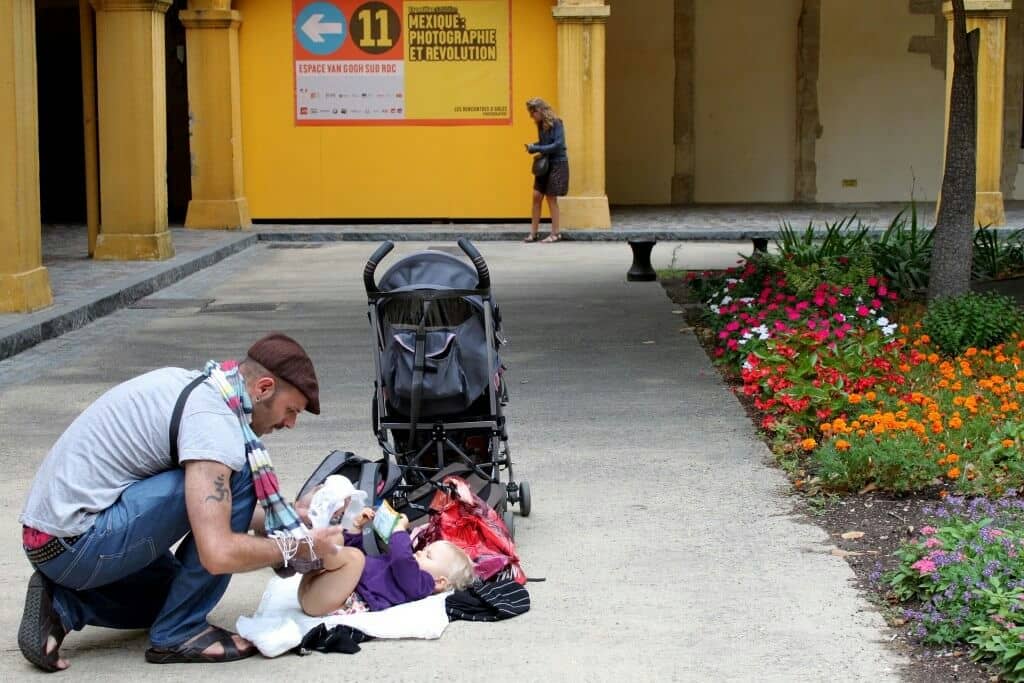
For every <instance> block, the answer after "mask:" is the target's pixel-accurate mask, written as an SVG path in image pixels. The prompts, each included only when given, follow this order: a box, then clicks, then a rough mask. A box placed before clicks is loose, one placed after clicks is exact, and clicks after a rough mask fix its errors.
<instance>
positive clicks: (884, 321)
mask: <svg viewBox="0 0 1024 683" xmlns="http://www.w3.org/2000/svg"><path fill="white" fill-rule="evenodd" d="M875 322H876V323H877V324H878V326H879V327H886V326H888V325H889V319H888V318H886V317H885V316H882V317H881V318H879V319H878V320H876V321H875Z"/></svg>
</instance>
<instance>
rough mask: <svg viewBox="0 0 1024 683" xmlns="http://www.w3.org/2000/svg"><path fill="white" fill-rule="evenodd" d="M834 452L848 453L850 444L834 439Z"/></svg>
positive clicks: (843, 440)
mask: <svg viewBox="0 0 1024 683" xmlns="http://www.w3.org/2000/svg"><path fill="white" fill-rule="evenodd" d="M836 450H837V451H848V450H850V442H849V441H846V440H845V439H836Z"/></svg>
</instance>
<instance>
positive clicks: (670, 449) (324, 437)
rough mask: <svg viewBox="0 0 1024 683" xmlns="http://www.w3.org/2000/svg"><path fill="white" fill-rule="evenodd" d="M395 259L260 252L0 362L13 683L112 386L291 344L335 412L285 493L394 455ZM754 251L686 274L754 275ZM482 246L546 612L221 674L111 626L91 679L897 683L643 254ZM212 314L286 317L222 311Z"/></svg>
mask: <svg viewBox="0 0 1024 683" xmlns="http://www.w3.org/2000/svg"><path fill="white" fill-rule="evenodd" d="M373 246H374V245H372V244H331V245H320V246H319V247H317V248H311V249H291V250H289V249H271V248H269V247H268V246H267V245H259V246H256V247H253V248H251V249H249V250H247V251H246V252H244V253H243V254H240V255H236V256H232V257H229V258H227V259H225V260H224V261H223V262H221V263H220V264H218V265H215V266H213V267H211V268H209V269H206V270H204V271H202V272H200V273H198V274H197V275H193V276H191V277H189V278H187V279H185V280H183V281H181V282H179V283H178V284H176V285H173V286H171V287H169V288H167V289H165V290H163V291H161V292H159V293H158V294H157V295H155V296H154V297H151V299H152V300H163V301H168V300H170V301H172V302H174V303H173V305H174V306H176V307H172V308H133V309H125V310H121V311H118V312H116V313H114V314H112V315H110V316H108V317H106V318H104V319H102V320H99V321H97V322H94V323H92V324H90V325H88V326H86V327H84V328H82V329H79V330H77V331H73V332H70V333H68V334H67V335H65V336H63V337H61V338H59V339H56V340H52V341H48V342H44V343H42V344H40V345H38V346H36V347H34V348H31V349H29V350H27V351H25V352H24V353H21V354H19V355H17V356H15V357H13V358H10V359H8V360H6V361H2V362H0V433H2V434H3V435H4V438H3V439H2V440H0V462H3V463H4V464H5V468H4V469H5V475H6V476H5V486H4V487H3V489H2V490H0V508H2V509H3V510H4V511H5V514H4V515H2V516H0V551H2V552H0V558H2V559H0V633H3V634H5V635H4V636H2V638H3V640H2V643H3V644H2V646H0V672H3V674H4V675H3V678H4V679H6V680H11V679H14V678H22V677H27V676H28V674H29V669H28V667H27V665H26V664H25V663H24V662H23V660H22V658H21V656H20V654H19V653H18V651H17V647H16V645H15V642H14V633H15V632H16V628H17V623H18V619H19V617H20V613H21V605H22V600H23V590H24V586H25V582H26V580H27V578H28V576H29V567H28V565H27V563H26V561H25V560H24V558H23V556H22V555H21V553H20V550H19V542H18V541H19V528H18V525H17V523H16V521H15V517H16V514H17V512H18V511H19V510H20V508H21V505H22V503H23V500H24V496H25V493H26V489H27V487H28V485H29V481H30V479H31V477H32V475H33V472H34V471H35V468H36V466H37V465H38V463H39V462H40V460H41V459H42V458H43V457H44V456H45V454H46V452H47V449H48V448H49V446H50V445H51V444H52V442H53V441H54V440H55V439H56V438H57V436H58V435H59V434H60V432H61V431H62V429H63V428H64V427H65V426H66V425H67V424H68V423H69V422H70V421H71V420H72V419H73V418H74V416H75V415H76V414H77V413H78V412H79V411H80V410H82V409H83V408H84V407H85V406H87V405H88V404H89V402H91V401H92V400H94V399H95V398H96V397H98V396H99V395H100V394H101V393H102V392H103V391H105V390H106V389H107V388H109V387H110V386H111V385H113V384H115V383H116V382H118V381H121V380H123V379H126V378H128V377H131V376H133V375H135V374H137V373H140V372H143V371H145V370H148V369H150V368H153V367H157V366H161V365H165V364H176V365H183V366H186V367H188V366H191V367H195V366H198V365H200V364H201V363H202V362H203V361H204V360H206V359H207V358H210V357H217V358H223V357H227V356H230V355H233V354H235V353H237V352H238V351H239V350H240V349H243V348H244V345H245V344H246V343H248V342H249V341H250V340H252V339H253V338H255V337H256V336H257V335H259V334H260V333H262V332H264V331H265V330H267V329H283V330H287V331H289V332H291V333H293V334H294V335H295V336H296V337H298V338H299V339H300V340H302V342H303V343H304V344H305V345H306V346H307V348H308V350H309V351H310V352H311V354H312V356H313V358H314V359H315V360H316V362H317V367H318V372H319V374H320V378H321V382H322V385H323V393H322V405H323V415H322V416H321V417H319V418H313V417H309V416H306V417H304V418H302V419H301V420H300V424H299V428H298V429H296V430H293V431H290V432H287V433H283V434H279V435H275V436H273V437H271V438H270V440H269V441H268V446H269V448H270V451H271V453H272V455H273V457H274V461H275V464H276V466H277V468H278V470H279V473H280V474H281V477H282V480H283V482H284V484H285V488H286V489H287V490H293V489H294V488H296V487H297V486H298V485H299V483H300V482H301V481H302V479H303V478H304V476H305V474H306V473H308V471H309V470H310V469H311V468H312V467H313V466H314V464H315V463H317V462H318V461H319V460H320V458H321V457H322V456H323V455H324V454H325V453H327V452H328V451H329V450H330V449H332V448H339V447H341V448H348V449H352V450H355V451H357V452H361V453H366V454H372V453H374V452H375V448H374V442H373V438H372V435H371V433H370V429H369V424H368V423H369V415H368V413H369V397H370V391H371V385H370V377H371V372H372V369H371V367H372V366H371V357H370V355H369V352H368V349H367V336H368V335H367V331H366V317H365V298H364V294H363V292H362V290H361V284H360V273H361V270H362V266H363V263H364V261H365V259H366V257H367V256H368V255H369V253H370V252H371V250H372V249H373ZM412 246H413V245H401V246H400V247H399V249H398V250H397V252H398V253H401V252H402V251H405V250H408V249H409V248H411V247H412ZM734 246H735V245H730V246H728V247H727V248H725V249H712V248H711V247H710V246H708V247H706V249H707V250H706V251H699V252H694V254H695V256H694V258H696V259H698V260H697V261H695V262H687V264H686V265H691V266H694V267H707V266H710V265H715V264H716V263H719V264H720V263H722V262H723V261H724V262H725V263H728V262H731V261H732V260H733V259H732V254H733V253H734ZM481 250H482V251H483V253H484V255H485V257H486V258H487V259H488V262H489V264H490V267H491V271H492V274H493V280H494V282H495V287H496V291H497V292H498V294H499V297H500V302H501V306H502V311H503V314H504V317H505V321H506V327H507V333H508V336H509V337H510V340H511V344H510V345H509V346H508V347H507V352H506V353H505V359H506V361H507V362H508V364H509V365H510V367H511V369H510V371H509V379H510V386H511V393H512V399H513V403H512V405H511V406H510V433H511V437H512V444H513V447H514V453H515V456H516V460H517V466H518V471H517V473H518V474H519V475H520V476H521V477H523V478H527V479H529V480H530V481H531V484H532V487H533V494H534V506H533V507H534V513H533V516H531V517H530V518H528V519H521V520H518V525H517V526H518V541H519V547H520V551H521V554H522V556H523V558H524V563H525V567H526V569H527V571H528V572H529V573H530V574H531V575H532V576H536V577H545V578H546V579H547V581H546V582H544V583H534V584H530V591H531V594H532V596H533V610H532V611H531V612H530V613H529V614H527V615H525V616H523V617H520V618H517V619H514V620H511V621H509V622H503V623H499V624H470V623H464V622H462V623H456V624H453V625H452V626H451V627H450V628H449V629H448V631H447V632H446V633H445V635H444V638H443V639H442V640H441V641H440V642H373V643H368V644H367V645H366V646H364V650H363V652H362V653H360V654H358V655H356V656H355V657H354V658H348V657H345V656H343V655H330V656H313V657H309V658H305V659H298V658H296V657H293V656H286V657H283V658H281V659H278V660H273V661H266V660H259V659H251V660H247V661H245V662H241V663H238V664H234V665H226V666H225V667H224V668H218V667H216V666H213V667H204V668H203V669H202V671H197V670H194V669H192V668H181V667H167V668H161V667H156V666H153V665H147V664H145V663H144V662H143V660H142V651H143V649H144V647H145V643H146V641H145V636H144V634H143V633H140V632H130V633H121V632H112V631H105V630H102V629H96V628H93V629H87V630H86V631H85V632H83V633H80V634H72V635H71V636H70V637H69V639H68V641H67V643H66V648H67V650H66V652H67V654H68V655H69V656H70V658H71V661H72V666H73V672H74V674H73V675H74V677H75V680H85V681H91V680H97V681H99V680H110V679H115V678H116V679H119V680H122V679H131V680H140V681H141V680H179V679H181V678H184V677H186V676H194V675H201V676H202V677H203V679H204V680H211V681H213V680H238V679H239V678H251V679H253V680H262V679H267V678H275V679H282V680H289V679H300V680H320V679H323V680H327V679H336V678H337V677H338V676H342V677H345V676H348V675H350V674H351V672H360V673H358V674H354V675H356V676H358V677H360V678H366V677H367V675H369V676H371V677H375V676H383V677H385V678H387V679H388V680H450V679H452V678H453V677H455V678H457V679H459V680H487V681H516V682H521V681H530V680H573V681H575V680H587V681H591V680H593V681H622V680H641V681H665V680H685V681H708V680H716V681H717V680H730V681H731V680H743V681H787V682H788V681H821V680H850V681H883V680H896V679H897V672H898V668H899V667H900V666H901V665H902V664H903V662H902V661H901V660H900V659H899V658H897V657H896V656H894V655H893V654H891V653H890V651H889V650H888V649H887V648H886V646H885V645H883V644H882V643H883V641H884V640H885V639H886V638H887V637H888V634H887V632H886V630H885V628H884V625H883V621H882V619H881V617H880V616H879V615H878V614H877V613H875V612H874V611H873V610H872V609H871V608H870V607H869V606H868V605H867V603H866V602H865V601H864V600H863V599H862V598H861V597H860V596H858V595H857V593H856V592H855V590H854V589H853V588H851V586H850V579H851V578H852V572H851V571H850V569H849V568H848V566H847V565H846V564H845V563H844V562H843V561H842V560H841V559H838V558H835V557H833V556H831V555H830V554H829V547H830V546H829V545H828V538H827V535H826V534H825V533H824V532H823V531H821V530H820V529H819V528H817V527H816V526H813V525H812V524H809V523H807V522H806V520H803V519H801V518H800V517H799V516H797V515H794V514H793V513H792V503H791V501H790V500H788V499H787V497H786V490H787V487H786V483H785V480H784V478H783V476H782V475H781V474H780V473H779V472H778V471H776V470H773V469H771V468H770V467H768V466H766V464H765V462H766V459H767V458H768V457H769V454H768V451H767V450H766V448H765V447H764V445H763V444H762V443H761V442H760V441H759V440H758V439H757V437H756V435H755V433H754V430H753V428H752V426H751V424H750V421H749V420H748V419H747V417H746V416H745V415H744V412H743V410H742V409H741V407H740V405H739V404H738V403H737V401H736V399H735V398H734V397H733V396H732V395H731V394H730V393H729V392H728V391H727V390H726V389H725V388H724V387H723V386H722V384H721V382H720V380H719V378H718V375H717V374H716V372H715V371H714V369H713V368H712V367H711V365H710V363H709V362H708V360H707V358H706V356H705V354H704V353H703V351H702V350H701V349H700V347H699V345H698V343H697V341H696V339H695V338H694V337H693V335H692V334H691V333H689V332H687V331H681V330H680V327H681V321H680V318H679V317H678V316H677V315H673V309H674V306H673V305H672V303H671V302H670V301H669V300H668V299H667V298H666V297H665V295H664V293H663V292H662V290H661V288H660V286H659V285H657V284H656V283H644V284H633V285H628V284H626V283H625V282H624V281H623V277H622V271H623V255H622V246H621V245H602V244H586V245H553V246H539V245H520V244H487V245H482V248H481ZM688 253H689V252H688ZM190 299H191V300H193V301H192V302H191V303H188V302H187V301H186V300H190ZM205 299H215V303H217V304H239V303H269V304H273V305H274V306H273V308H274V310H272V311H269V312H265V313H230V312H225V311H224V310H223V309H221V310H217V309H216V307H211V308H207V309H206V312H201V309H200V306H201V301H200V300H205ZM149 303H155V302H154V301H150V302H149ZM270 575H271V574H270V572H268V571H262V572H256V573H252V574H247V575H243V576H239V577H236V579H235V580H234V581H233V582H232V585H231V588H230V590H229V592H228V594H227V596H226V597H225V599H224V600H223V602H222V604H221V605H220V606H219V607H218V609H217V610H216V611H215V612H214V614H213V617H212V618H213V621H214V622H216V623H218V624H221V625H226V626H231V625H233V624H234V621H235V619H236V618H237V617H238V616H239V615H241V614H245V613H247V612H251V611H252V610H253V609H254V608H255V606H256V605H257V603H258V601H259V597H260V594H261V592H262V590H263V587H264V586H265V584H266V581H267V579H268V578H269V576H270ZM367 672H370V673H369V674H367Z"/></svg>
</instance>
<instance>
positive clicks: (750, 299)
mask: <svg viewBox="0 0 1024 683" xmlns="http://www.w3.org/2000/svg"><path fill="white" fill-rule="evenodd" d="M740 303H744V304H752V303H754V297H752V296H745V297H743V298H742V299H740Z"/></svg>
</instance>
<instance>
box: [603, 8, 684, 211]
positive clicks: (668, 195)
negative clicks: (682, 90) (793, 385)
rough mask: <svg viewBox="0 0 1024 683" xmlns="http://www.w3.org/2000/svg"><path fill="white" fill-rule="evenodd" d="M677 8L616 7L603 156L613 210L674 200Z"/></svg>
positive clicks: (610, 40)
mask: <svg viewBox="0 0 1024 683" xmlns="http://www.w3.org/2000/svg"><path fill="white" fill-rule="evenodd" d="M674 6H675V2H674V0H643V2H635V1H634V2H613V3H612V16H611V19H610V20H609V21H608V29H607V41H608V64H607V76H606V78H607V82H606V87H607V92H608V96H607V105H606V106H607V110H606V111H607V114H606V115H607V131H608V132H607V136H606V137H607V145H606V150H605V153H606V155H607V169H608V170H607V176H608V179H607V183H608V200H609V201H610V202H611V203H613V204H668V203H669V202H670V201H671V199H672V174H673V172H674V167H673V164H674V157H673V155H674V153H675V151H674V147H673V144H674V143H673V137H672V131H673V118H674V113H673V112H674V109H673V107H674V105H673V98H674V96H675V94H674V87H675V86H674V78H675V63H674V55H673V40H674V35H673V34H674V31H673V17H674V13H675V10H674Z"/></svg>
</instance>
